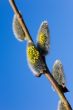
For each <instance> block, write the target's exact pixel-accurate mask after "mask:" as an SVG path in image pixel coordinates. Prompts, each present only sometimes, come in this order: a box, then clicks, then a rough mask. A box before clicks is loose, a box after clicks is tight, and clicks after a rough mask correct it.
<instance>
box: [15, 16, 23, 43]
mask: <svg viewBox="0 0 73 110" xmlns="http://www.w3.org/2000/svg"><path fill="white" fill-rule="evenodd" d="M13 33H14V36H15V38H16V39H17V40H19V41H24V40H25V33H24V31H23V29H22V27H21V26H20V23H19V21H18V19H17V16H16V15H14V17H13Z"/></svg>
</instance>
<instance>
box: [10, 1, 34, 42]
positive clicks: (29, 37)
mask: <svg viewBox="0 0 73 110" xmlns="http://www.w3.org/2000/svg"><path fill="white" fill-rule="evenodd" d="M9 2H10V4H11V7H12V9H13V11H14V13H15V14H16V16H17V19H18V21H19V23H20V25H21V27H22V29H23V31H24V33H25V35H26V37H27V38H28V40H30V41H32V42H33V40H32V38H31V35H30V33H29V31H28V29H27V27H26V24H25V22H24V20H23V18H22V15H21V14H20V12H19V10H18V8H17V6H16V4H15V2H14V0H9Z"/></svg>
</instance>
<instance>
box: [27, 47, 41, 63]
mask: <svg viewBox="0 0 73 110" xmlns="http://www.w3.org/2000/svg"><path fill="white" fill-rule="evenodd" d="M27 53H28V54H27V55H28V58H29V61H30V62H31V63H32V64H35V63H36V61H37V60H38V59H39V52H38V51H37V49H36V48H35V47H34V46H33V45H32V46H28V47H27Z"/></svg>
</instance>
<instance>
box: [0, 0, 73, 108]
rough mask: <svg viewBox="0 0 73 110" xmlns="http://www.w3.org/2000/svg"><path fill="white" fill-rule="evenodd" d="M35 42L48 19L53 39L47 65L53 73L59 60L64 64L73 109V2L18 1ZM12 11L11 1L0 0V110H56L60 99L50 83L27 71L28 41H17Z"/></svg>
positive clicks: (56, 0) (51, 0) (53, 0)
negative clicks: (14, 33)
mask: <svg viewBox="0 0 73 110" xmlns="http://www.w3.org/2000/svg"><path fill="white" fill-rule="evenodd" d="M16 3H17V5H18V7H19V9H20V11H21V12H22V15H23V17H24V18H25V22H26V24H27V26H28V28H29V31H30V33H31V35H32V37H33V39H34V41H36V36H37V31H38V28H39V26H40V24H41V22H42V21H43V20H46V19H47V20H48V22H49V28H50V36H51V48H50V54H49V55H48V56H47V58H46V59H47V64H48V66H49V68H50V70H52V66H53V63H54V61H55V60H56V59H57V58H60V60H61V61H62V63H63V65H64V71H65V75H66V81H67V87H68V88H69V90H70V93H67V95H66V96H67V98H68V100H69V102H70V103H71V105H72V107H73V0H16ZM13 14H14V13H13V11H12V9H11V7H10V5H9V2H8V0H0V110H57V102H58V96H57V94H56V93H54V92H53V91H52V89H51V85H50V83H49V82H48V80H47V79H46V78H45V77H44V76H42V77H41V78H36V77H34V76H33V74H32V72H31V71H30V69H29V68H28V65H27V60H26V42H23V43H20V42H18V41H17V40H16V39H15V37H14V35H13V31H12V18H13Z"/></svg>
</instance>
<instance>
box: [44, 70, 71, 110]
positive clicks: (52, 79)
mask: <svg viewBox="0 0 73 110" xmlns="http://www.w3.org/2000/svg"><path fill="white" fill-rule="evenodd" d="M44 73H45V76H46V77H47V79H48V80H49V81H50V83H51V84H52V86H53V87H54V89H55V91H56V92H57V94H58V96H59V97H60V99H61V101H62V103H63V104H64V106H65V108H66V110H72V108H71V105H70V104H69V102H68V101H67V99H66V97H65V95H64V93H63V92H62V90H61V89H60V88H59V85H58V83H57V82H56V81H55V79H54V78H53V76H52V74H51V73H50V71H48V72H44Z"/></svg>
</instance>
